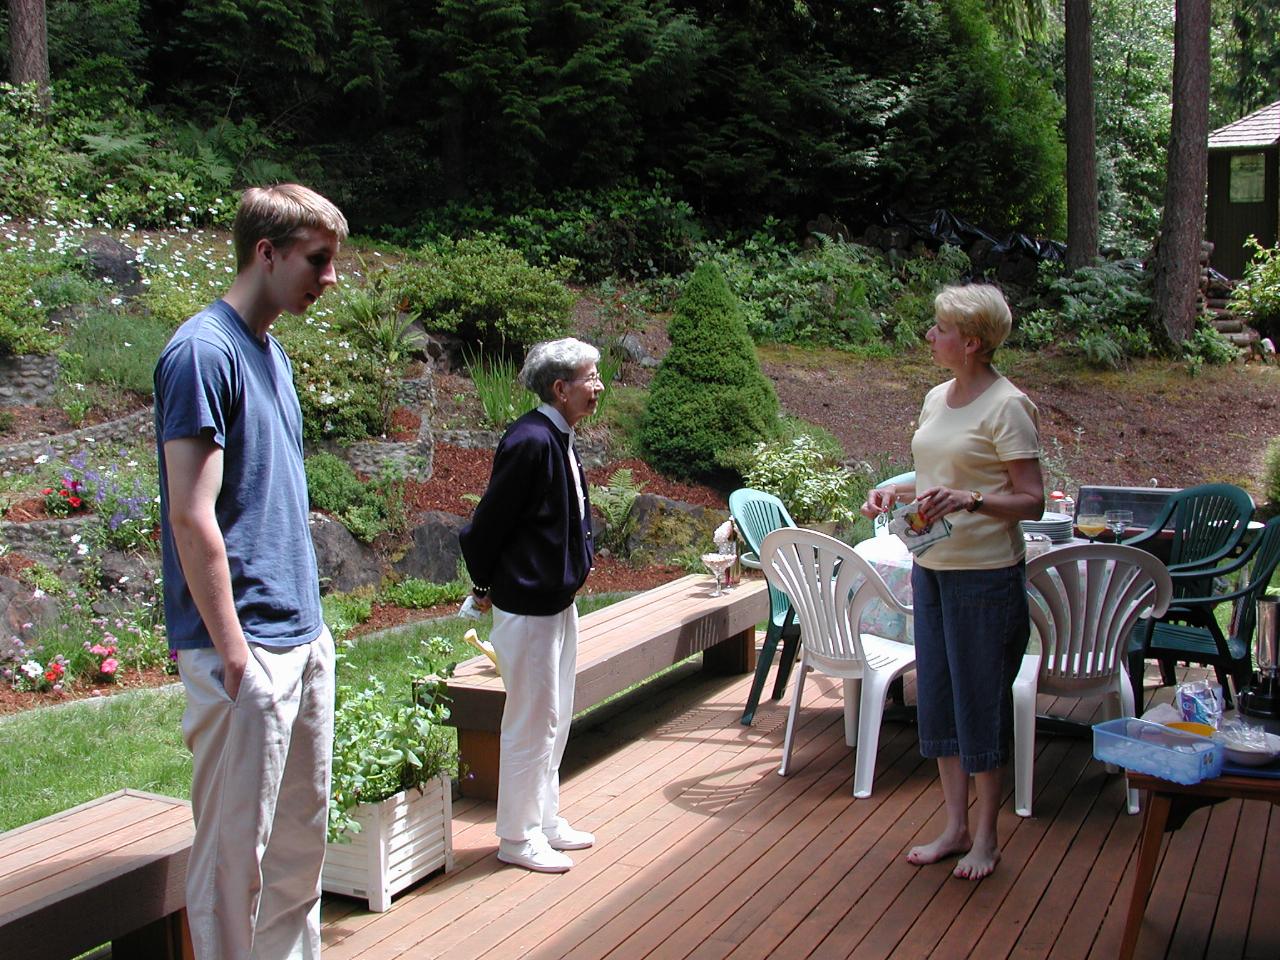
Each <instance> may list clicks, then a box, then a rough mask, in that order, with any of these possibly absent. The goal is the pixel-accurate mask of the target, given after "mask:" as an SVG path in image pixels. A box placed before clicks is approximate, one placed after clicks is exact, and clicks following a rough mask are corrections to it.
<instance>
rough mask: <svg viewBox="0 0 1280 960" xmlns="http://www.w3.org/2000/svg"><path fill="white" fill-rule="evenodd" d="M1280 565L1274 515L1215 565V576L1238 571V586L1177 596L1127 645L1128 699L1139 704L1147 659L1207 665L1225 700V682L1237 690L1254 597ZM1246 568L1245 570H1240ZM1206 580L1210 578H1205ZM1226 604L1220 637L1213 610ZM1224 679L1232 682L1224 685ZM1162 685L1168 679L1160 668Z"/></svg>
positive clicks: (1245, 673)
mask: <svg viewBox="0 0 1280 960" xmlns="http://www.w3.org/2000/svg"><path fill="white" fill-rule="evenodd" d="M1277 566H1280V517H1272V518H1271V520H1269V521H1268V522H1267V525H1266V526H1265V527H1263V529H1262V532H1261V533H1260V534H1259V535H1258V536H1257V537H1255V538H1254V539H1253V541H1252V542H1251V543H1250V544H1249V546H1248V548H1247V549H1246V550H1245V552H1244V553H1243V554H1242V555H1241V556H1240V557H1239V558H1238V559H1237V560H1235V561H1232V562H1230V563H1227V564H1224V565H1222V566H1220V567H1218V568H1217V575H1219V576H1222V575H1225V574H1231V573H1234V572H1236V571H1237V570H1243V571H1244V573H1243V574H1242V575H1241V577H1240V586H1239V587H1238V588H1237V589H1235V590H1232V591H1230V592H1228V593H1219V594H1214V593H1206V595H1205V596H1200V597H1186V596H1184V597H1177V598H1175V599H1174V601H1173V603H1172V604H1171V605H1170V607H1169V611H1168V613H1166V614H1165V615H1164V617H1163V618H1161V620H1160V621H1159V622H1158V623H1155V624H1153V625H1152V626H1151V629H1150V630H1149V631H1148V632H1147V635H1146V636H1145V638H1144V640H1143V643H1142V645H1141V646H1138V645H1137V644H1135V645H1134V647H1131V648H1130V653H1129V675H1130V680H1131V682H1132V683H1133V692H1134V703H1135V704H1137V706H1138V709H1139V710H1141V708H1142V670H1143V663H1144V661H1145V660H1146V659H1148V658H1154V659H1158V660H1160V661H1161V664H1162V666H1163V664H1164V663H1165V662H1168V663H1169V664H1170V665H1172V663H1173V661H1175V660H1185V661H1187V662H1188V663H1200V664H1204V665H1205V666H1211V667H1213V669H1214V672H1215V673H1216V674H1217V677H1218V682H1219V683H1220V684H1222V692H1223V695H1224V697H1225V698H1226V701H1227V703H1228V704H1230V703H1231V686H1232V685H1234V686H1235V692H1236V693H1237V694H1238V693H1239V692H1240V688H1241V687H1243V686H1245V685H1246V684H1247V683H1248V682H1249V680H1250V675H1251V673H1252V670H1253V663H1252V659H1251V649H1252V646H1253V632H1254V629H1255V627H1256V626H1257V618H1258V598H1259V597H1260V596H1262V595H1263V594H1264V593H1266V591H1267V585H1268V584H1269V583H1270V582H1271V578H1272V576H1273V575H1274V574H1275V572H1276V567H1277ZM1246 568H1247V569H1246ZM1209 582H1210V583H1212V579H1210V580H1209ZM1220 603H1232V604H1233V607H1232V611H1231V621H1230V633H1229V634H1228V635H1224V634H1223V632H1222V628H1221V627H1219V626H1218V621H1217V618H1216V617H1214V615H1213V608H1214V607H1216V606H1217V605H1218V604H1220ZM1228 677H1230V678H1231V681H1232V684H1228V683H1227V678H1228ZM1161 680H1162V681H1163V682H1164V684H1165V685H1166V686H1168V685H1169V684H1170V683H1171V682H1173V681H1171V680H1170V679H1169V678H1168V677H1167V676H1166V675H1165V673H1164V671H1163V669H1162V670H1161Z"/></svg>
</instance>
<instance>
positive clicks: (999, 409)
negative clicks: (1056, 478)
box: [911, 376, 1040, 570]
mask: <svg viewBox="0 0 1280 960" xmlns="http://www.w3.org/2000/svg"><path fill="white" fill-rule="evenodd" d="M951 383H952V381H948V382H947V383H942V384H939V385H938V386H936V387H934V388H933V389H932V390H930V391H929V393H928V395H927V396H925V398H924V405H923V406H922V407H921V409H920V425H919V427H918V428H917V430H916V432H915V436H913V437H912V438H911V453H912V457H913V458H914V460H915V467H916V491H917V492H919V493H923V492H924V491H925V490H928V489H929V488H930V487H951V488H953V489H956V490H977V491H979V492H981V493H982V494H983V495H984V496H985V495H987V494H992V493H1012V492H1013V483H1012V481H1011V480H1010V478H1009V471H1008V469H1007V468H1006V466H1005V464H1006V463H1007V462H1008V461H1010V460H1036V459H1039V457H1040V415H1039V413H1038V411H1037V410H1036V406H1035V404H1034V403H1032V402H1031V400H1030V399H1028V397H1027V395H1026V394H1025V393H1023V392H1022V391H1021V390H1019V389H1018V388H1017V387H1015V386H1014V385H1013V384H1012V383H1010V382H1009V381H1008V380H1007V379H1006V378H1005V377H1003V376H1001V377H998V378H997V379H996V381H995V382H994V383H993V384H991V386H989V387H988V388H987V389H986V390H984V391H983V392H982V393H981V394H980V395H979V396H977V397H976V398H975V399H974V400H972V401H971V402H969V403H968V404H966V405H965V406H963V407H951V406H949V405H948V404H947V391H948V389H949V388H950V385H951ZM947 519H948V520H949V521H950V522H951V524H952V530H951V536H950V537H948V538H947V539H945V540H939V541H938V542H937V543H935V544H934V545H933V546H931V547H929V549H928V550H926V551H925V552H924V553H923V554H921V555H920V556H919V557H918V558H917V561H916V562H918V563H919V564H920V565H921V566H923V567H927V568H928V569H930V570H995V569H999V568H1001V567H1008V566H1012V565H1013V564H1015V563H1017V562H1018V561H1019V560H1021V559H1022V558H1023V557H1024V556H1025V555H1026V546H1025V544H1024V542H1023V539H1022V530H1021V529H1020V528H1019V526H1018V522H1017V521H1016V520H1002V519H999V518H997V517H992V516H989V515H987V514H984V513H983V512H982V511H981V510H979V511H977V512H976V513H966V512H965V511H963V510H962V511H959V512H957V513H953V514H950V515H949V516H948V517H947Z"/></svg>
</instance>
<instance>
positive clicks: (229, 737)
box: [155, 184, 347, 960]
mask: <svg viewBox="0 0 1280 960" xmlns="http://www.w3.org/2000/svg"><path fill="white" fill-rule="evenodd" d="M346 235H347V221H346V219H345V218H344V217H343V215H342V213H341V212H340V211H339V210H338V208H337V207H335V206H334V205H333V204H332V203H330V202H329V201H328V200H326V199H325V198H324V197H321V196H320V195H319V194H317V193H315V192H313V191H311V190H308V189H307V188H306V187H302V186H298V185H297V184H281V185H278V186H274V187H265V188H256V187H255V188H251V189H249V190H246V191H245V193H244V196H243V197H242V198H241V200H240V206H239V209H238V210H237V213H236V219H235V225H234V227H233V237H234V243H235V253H236V266H237V274H236V278H235V280H234V282H233V283H232V284H231V288H230V289H229V290H228V291H227V293H226V295H225V296H223V298H222V299H220V300H217V301H215V302H214V303H212V304H210V305H209V306H208V307H206V308H205V309H204V310H202V311H201V312H200V313H198V314H196V315H195V316H194V317H192V318H191V319H189V320H188V321H187V322H186V323H184V324H183V325H182V326H181V327H180V328H179V329H178V331H177V333H175V334H174V336H173V339H172V340H170V341H169V344H168V346H167V347H165V349H164V352H163V353H162V354H161V356H160V360H159V362H158V363H157V364H156V371H155V397H156V404H155V416H156V447H157V455H158V457H159V463H160V496H161V527H162V547H163V557H164V605H165V619H166V625H167V629H168V634H169V645H170V647H171V648H172V649H174V650H176V651H177V655H178V666H179V669H180V672H181V674H182V682H183V685H184V686H185V688H186V694H187V709H186V712H185V714H184V715H183V719H182V733H183V737H184V739H185V740H186V743H187V746H188V747H189V748H190V750H191V753H192V758H193V761H194V777H193V782H192V789H191V806H192V811H193V813H194V816H195V825H196V836H195V841H194V843H193V845H192V849H191V857H190V861H189V863H188V867H187V916H188V920H189V922H190V928H191V938H192V943H193V946H194V947H195V951H196V957H197V958H198V960H239V958H255V960H275V958H286V957H289V958H294V957H297V958H313V957H318V956H319V955H320V868H321V866H322V865H323V862H324V842H325V834H326V820H327V814H328V802H329V774H330V761H331V755H332V743H333V692H334V683H333V668H334V656H333V638H332V637H331V636H330V635H329V631H328V630H327V629H326V628H325V625H324V622H323V620H322V619H321V614H320V590H319V580H318V577H317V573H316V560H315V551H314V549H313V547H312V543H311V536H310V532H309V530H308V527H307V509H308V503H307V485H306V475H305V473H304V471H303V465H302V412H301V409H300V408H299V405H298V397H297V394H296V393H295V391H294V387H293V375H292V368H291V366H290V364H289V358H288V357H287V356H285V353H284V350H283V349H282V348H281V346H280V343H279V341H278V340H276V339H275V338H274V337H273V336H271V335H270V334H269V333H268V330H269V329H270V327H271V325H272V323H274V322H275V320H276V319H277V318H278V317H279V316H280V314H281V313H283V312H284V311H286V310H287V311H288V312H290V313H293V314H302V313H304V312H305V311H306V310H307V308H308V307H309V306H311V304H312V303H314V302H315V301H316V300H317V299H318V298H319V297H320V295H321V294H322V293H324V291H325V290H327V289H328V288H329V287H331V286H333V285H334V284H335V283H337V275H336V273H335V272H334V265H333V259H334V257H335V256H336V254H337V252H338V245H339V244H340V243H341V242H342V240H344V239H345V238H346Z"/></svg>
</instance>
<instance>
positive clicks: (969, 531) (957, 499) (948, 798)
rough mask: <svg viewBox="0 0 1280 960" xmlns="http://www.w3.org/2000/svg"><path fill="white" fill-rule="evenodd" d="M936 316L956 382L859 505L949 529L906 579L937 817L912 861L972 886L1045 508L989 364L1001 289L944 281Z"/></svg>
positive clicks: (1007, 395)
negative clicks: (1030, 550) (938, 828)
mask: <svg viewBox="0 0 1280 960" xmlns="http://www.w3.org/2000/svg"><path fill="white" fill-rule="evenodd" d="M934 314H935V319H934V324H933V326H932V327H931V328H930V329H929V331H928V333H927V334H926V335H925V339H926V340H928V342H929V347H930V351H931V353H932V354H933V359H934V361H935V362H936V363H938V364H939V365H940V366H942V367H945V368H946V369H948V370H950V371H951V372H952V374H953V375H954V376H953V378H952V379H951V380H948V381H947V382H946V383H942V384H939V385H938V386H936V387H934V388H933V389H932V390H930V391H929V393H928V395H927V396H926V397H925V399H924V406H923V407H922V409H921V411H920V420H919V426H918V428H917V429H916V432H915V436H914V437H913V438H912V440H911V452H912V456H913V458H914V460H915V468H916V481H915V486H914V487H907V486H905V485H903V484H898V485H896V486H891V487H888V488H885V489H877V490H872V491H871V492H870V494H868V496H867V502H866V503H865V504H864V505H863V513H864V514H866V515H867V516H875V515H876V514H879V513H883V512H885V511H887V510H890V509H892V508H893V506H894V504H895V503H896V502H897V501H899V500H901V501H903V502H909V501H911V500H912V499H915V500H917V501H918V502H919V504H920V513H921V514H922V517H923V519H924V520H925V522H926V523H929V524H932V523H933V522H934V521H936V520H938V519H940V518H942V517H946V518H947V519H948V520H949V521H950V523H951V525H952V528H951V535H950V536H949V537H946V538H944V539H941V540H938V541H936V542H934V543H933V544H931V545H930V546H929V547H928V548H927V549H926V550H925V551H922V552H921V553H920V554H918V555H917V556H916V558H915V564H914V566H913V568H912V574H911V588H912V605H913V608H914V611H915V646H916V689H917V700H918V710H917V717H918V720H919V733H920V752H921V754H922V755H923V756H926V757H933V758H936V759H937V761H938V775H939V779H940V780H941V782H942V795H943V803H944V808H945V812H946V824H945V826H944V827H943V830H942V833H941V834H940V835H939V836H938V837H937V838H936V839H934V840H933V841H931V842H930V843H926V844H923V845H921V846H917V847H913V848H912V849H911V850H910V852H909V853H908V854H907V860H908V861H909V862H910V863H913V864H916V865H924V864H929V863H935V862H937V861H939V860H943V859H945V858H948V857H951V856H956V855H960V857H961V859H960V861H959V863H957V865H956V867H955V869H954V871H953V872H954V874H955V876H957V877H960V878H962V879H970V880H980V879H982V878H983V877H985V876H987V875H988V874H990V873H991V871H992V870H994V869H995V866H996V863H997V862H998V861H999V859H1000V846H999V842H998V839H997V836H996V818H997V813H998V812H999V809H1000V795H1001V786H1002V783H1001V781H1002V774H1003V770H1004V767H1005V766H1007V765H1008V763H1009V760H1010V759H1011V744H1012V738H1013V680H1014V677H1015V676H1016V675H1017V672H1018V667H1019V665H1020V664H1021V662H1022V655H1023V653H1025V652H1026V646H1027V640H1028V637H1029V635H1030V632H1031V625H1030V619H1029V616H1028V613H1027V595H1026V577H1025V574H1026V562H1025V561H1026V550H1025V547H1024V544H1023V538H1022V531H1021V528H1020V527H1019V521H1021V520H1038V519H1040V517H1041V515H1042V514H1043V512H1044V481H1043V479H1042V476H1041V472H1040V429H1039V419H1038V415H1037V412H1036V408H1035V405H1034V404H1033V403H1032V402H1031V401H1030V400H1029V399H1028V398H1027V396H1026V394H1024V393H1023V392H1022V391H1021V390H1019V389H1018V388H1017V387H1015V386H1014V385H1013V384H1012V383H1010V382H1009V381H1008V380H1007V379H1006V378H1005V377H1004V376H1003V375H1002V374H1001V373H1000V372H999V371H998V370H997V369H996V368H995V367H994V366H992V358H993V355H994V353H995V351H996V348H997V347H999V346H1000V345H1001V344H1002V343H1003V342H1004V340H1005V338H1006V337H1007V336H1008V335H1009V330H1010V327H1011V326H1012V317H1011V315H1010V313H1009V306H1008V304H1007V303H1006V302H1005V299H1004V296H1003V295H1002V294H1001V293H1000V291H999V290H998V289H997V288H995V287H993V286H989V285H986V284H973V285H970V286H956V287H947V288H945V289H944V290H943V291H942V292H941V293H940V294H938V296H937V298H936V299H935V301H934ZM971 777H972V778H973V780H974V782H975V784H976V788H977V804H976V806H975V811H974V812H975V819H976V830H975V831H974V832H972V833H971V832H970V829H969V780H970V778H971Z"/></svg>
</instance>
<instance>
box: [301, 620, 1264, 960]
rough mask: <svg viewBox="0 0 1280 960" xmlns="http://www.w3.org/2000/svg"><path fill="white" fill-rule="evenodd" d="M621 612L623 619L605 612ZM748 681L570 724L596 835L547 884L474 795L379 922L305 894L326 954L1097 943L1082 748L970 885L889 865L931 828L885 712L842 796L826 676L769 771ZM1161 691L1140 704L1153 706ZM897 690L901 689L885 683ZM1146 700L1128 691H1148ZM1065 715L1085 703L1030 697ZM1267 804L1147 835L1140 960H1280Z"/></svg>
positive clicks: (771, 730)
mask: <svg viewBox="0 0 1280 960" xmlns="http://www.w3.org/2000/svg"><path fill="white" fill-rule="evenodd" d="M624 613H625V611H624ZM749 682H750V678H749V677H737V678H725V677H708V676H705V675H703V674H701V673H700V672H698V671H685V672H684V673H681V674H678V675H677V678H676V679H675V680H670V681H667V682H666V685H665V686H659V687H655V688H654V691H656V692H651V693H648V694H646V693H645V692H644V691H642V692H640V693H638V694H636V695H634V696H629V697H628V698H627V699H626V700H625V702H623V703H622V704H620V705H619V706H617V707H615V708H614V709H613V710H612V711H611V712H609V713H608V714H607V715H604V716H602V717H601V716H597V717H592V718H589V720H590V723H589V724H584V725H581V726H578V727H575V729H574V732H573V734H572V736H571V739H570V750H569V755H568V756H567V758H566V763H565V765H564V767H563V771H562V772H563V785H562V805H563V808H564V810H565V813H566V815H567V816H569V818H570V819H571V820H572V821H573V822H574V823H576V824H578V825H580V826H582V827H583V828H585V829H589V830H593V831H594V832H595V833H596V835H597V845H596V847H595V848H593V849H591V850H586V851H576V852H574V853H573V854H571V855H572V856H573V857H574V859H575V862H576V864H577V865H576V866H575V868H574V869H573V870H572V871H570V872H569V873H568V874H565V875H562V876H544V875H537V874H531V873H528V872H526V871H521V870H518V869H516V868H510V867H505V866H502V865H500V864H499V863H498V862H497V860H496V858H495V857H494V855H493V854H494V851H495V849H496V844H497V840H496V838H495V837H494V835H493V804H491V803H487V802H484V801H473V800H467V801H462V802H460V803H459V804H458V806H457V809H456V815H455V821H454V831H455V859H456V864H457V865H456V867H455V869H454V870H453V871H452V872H451V873H450V874H448V875H447V876H438V877H435V878H432V879H429V880H427V881H425V882H424V883H422V884H420V885H418V886H417V887H415V888H414V889H412V890H410V891H408V892H406V893H405V894H403V895H401V896H399V897H397V899H396V901H395V903H394V905H393V907H392V909H391V910H390V911H388V912H387V913H385V914H369V913H367V912H366V911H364V910H363V908H362V905H361V904H360V903H359V902H358V901H350V900H346V899H344V898H326V903H325V918H324V936H325V943H326V949H325V956H326V957H328V958H330V960H343V958H352V960H354V958H367V960H402V958H403V960H409V958H413V960H430V958H434V957H448V958H449V960H473V958H480V957H483V958H487V960H510V958H530V960H565V958H570V957H571V958H575V960H601V958H606V957H607V958H609V960H629V958H640V957H661V958H663V960H666V958H672V960H678V958H686V957H688V958H696V960H722V958H729V957H731V958H734V960H747V958H758V960H763V958H779V957H780V958H788V960H789V958H792V957H795V958H802V957H803V958H814V960H816V958H820V957H840V958H844V957H858V958H862V957H893V958H895V960H897V958H904V960H911V958H926V957H952V956H966V955H972V956H983V957H984V958H985V957H997V958H998V957H1018V958H1045V957H1047V958H1051V960H1086V958H1099V960H1101V958H1106V957H1113V956H1114V955H1115V953H1116V950H1117V948H1118V945H1119V941H1120V932H1121V928H1122V926H1123V920H1124V908H1125V905H1126V903H1127V900H1128V896H1129V891H1130V884H1131V881H1130V879H1129V876H1128V871H1129V870H1131V869H1132V863H1133V860H1134V858H1135V856H1136V850H1137V839H1138V834H1139V830H1140V826H1141V818H1140V817H1131V816H1128V815H1127V813H1125V811H1124V789H1123V781H1122V779H1121V778H1120V777H1118V776H1110V775H1107V774H1106V773H1105V772H1104V770H1103V768H1102V766H1101V765H1100V764H1098V763H1096V762H1095V761H1093V759H1092V756H1091V754H1092V746H1091V743H1090V741H1089V740H1088V739H1087V738H1086V739H1077V738H1071V737H1057V736H1041V737H1038V738H1037V743H1036V771H1035V779H1034V782H1035V790H1036V795H1035V816H1034V817H1033V818H1030V819H1023V818H1019V817H1017V816H1015V815H1014V814H1013V812H1012V795H1011V792H1012V782H1011V778H1010V782H1009V783H1008V785H1007V787H1006V791H1007V793H1006V798H1005V800H1006V802H1005V803H1004V805H1003V806H1002V809H1001V823H1000V826H1001V830H1002V838H1003V840H1004V851H1003V859H1002V862H1001V864H1000V866H999V867H998V868H997V871H996V874H995V875H994V876H993V877H992V878H990V879H988V880H986V881H983V882H982V883H980V884H973V883H969V882H966V881H960V880H956V879H954V878H952V877H951V874H950V870H951V866H952V865H953V864H952V863H946V864H939V865H937V866H935V867H928V868H915V867H912V866H910V865H909V864H907V863H906V862H905V860H904V859H903V856H904V854H905V852H906V850H908V849H909V848H910V847H911V846H912V845H913V844H915V843H918V842H921V841H922V840H926V839H928V838H929V837H930V836H932V835H933V834H934V833H935V832H936V831H937V830H938V829H940V826H941V822H942V811H941V795H940V791H939V789H938V785H937V774H936V767H935V765H934V764H933V763H932V762H931V761H925V760H923V759H922V758H921V757H920V756H919V754H918V750H917V746H916V740H915V733H914V728H912V727H910V726H908V725H905V724H898V723H892V722H887V723H886V724H885V726H884V728H883V730H882V735H881V736H882V740H881V744H880V751H879V756H878V758H877V764H876V778H875V790H874V793H873V795H872V796H871V797H870V798H869V799H865V800H854V799H853V797H852V795H851V789H852V785H851V779H852V751H851V750H850V749H849V748H847V747H846V746H845V745H844V743H843V730H842V724H841V714H840V705H839V686H838V685H837V684H836V683H835V682H833V681H830V680H829V679H825V678H818V679H815V680H813V681H812V682H810V683H809V684H808V685H807V688H806V697H805V705H804V708H803V710H802V711H801V715H800V721H801V722H800V726H799V728H798V730H797V744H796V749H795V754H794V766H793V771H792V774H791V775H790V776H789V777H786V778H783V777H779V776H777V773H776V770H777V763H778V760H779V758H780V756H781V742H782V734H783V728H784V725H785V720H786V709H787V704H788V701H789V693H788V697H786V698H784V699H783V701H782V702H781V703H773V702H770V701H766V702H765V703H764V704H763V705H762V706H761V708H760V711H759V712H758V713H757V719H756V723H755V725H754V726H752V727H750V728H747V727H742V726H741V725H739V724H738V718H739V716H740V714H741V709H742V703H743V702H744V701H745V699H746V691H747V687H748V684H749ZM1169 692H1170V691H1168V690H1167V689H1165V690H1162V691H1158V692H1155V693H1153V694H1152V695H1153V696H1157V697H1163V698H1167V697H1168V695H1169ZM911 695H912V685H911V684H910V683H909V684H908V696H909V697H910V696H911ZM1148 699H1151V697H1148ZM1038 707H1039V709H1041V710H1043V711H1050V712H1053V711H1057V712H1065V713H1067V714H1068V715H1069V716H1071V717H1072V718H1073V719H1077V720H1080V721H1082V722H1090V721H1095V720H1097V719H1101V714H1100V713H1099V712H1098V711H1099V707H1098V705H1096V704H1079V703H1077V702H1075V701H1072V700H1069V699H1065V700H1055V699H1053V698H1041V701H1040V703H1039V704H1038ZM1277 888H1280V816H1277V813H1276V812H1275V811H1273V810H1272V809H1271V808H1265V807H1263V806H1262V805H1260V804H1243V803H1241V802H1240V801H1233V802H1230V803H1227V804H1220V805H1219V807H1217V808H1215V809H1213V810H1212V811H1199V812H1197V813H1195V814H1193V815H1192V817H1191V820H1190V822H1189V823H1188V825H1187V827H1185V828H1184V829H1183V830H1182V831H1179V832H1178V833H1176V834H1172V835H1171V839H1170V840H1169V841H1167V842H1166V846H1165V849H1164V851H1163V852H1162V854H1161V862H1160V864H1159V867H1158V871H1157V874H1156V881H1155V885H1154V888H1153V892H1152V901H1151V908H1150V909H1149V911H1148V915H1147V920H1146V922H1145V923H1144V927H1143V931H1142V938H1141V940H1140V942H1139V954H1138V955H1139V956H1140V957H1161V958H1165V957H1183V956H1195V957H1214V958H1217V957H1223V958H1227V957H1231V958H1235V957H1244V958H1259V960H1260V958H1264V957H1265V958H1268V960H1270V958H1273V957H1275V956H1277V955H1280V911H1276V910H1275V909H1274V905H1273V904H1272V903H1270V901H1269V899H1268V896H1267V891H1274V890H1275V889H1277Z"/></svg>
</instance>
